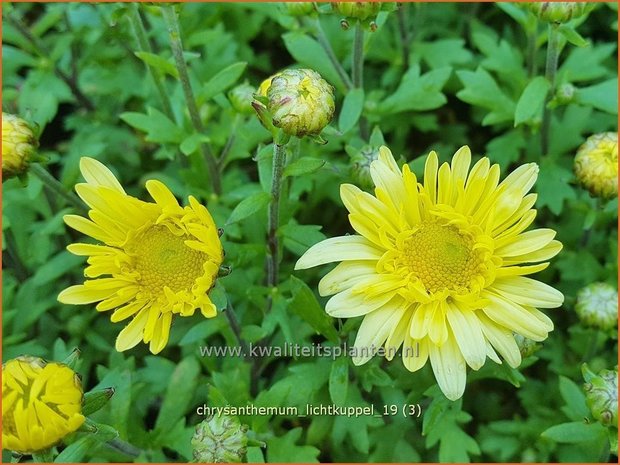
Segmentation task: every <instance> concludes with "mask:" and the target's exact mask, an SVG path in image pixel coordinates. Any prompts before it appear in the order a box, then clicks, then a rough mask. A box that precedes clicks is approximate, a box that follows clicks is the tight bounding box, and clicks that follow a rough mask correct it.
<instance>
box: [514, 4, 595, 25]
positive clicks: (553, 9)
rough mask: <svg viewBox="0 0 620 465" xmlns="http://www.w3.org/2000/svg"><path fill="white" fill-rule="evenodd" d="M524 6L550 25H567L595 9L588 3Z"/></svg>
mask: <svg viewBox="0 0 620 465" xmlns="http://www.w3.org/2000/svg"><path fill="white" fill-rule="evenodd" d="M522 6H523V8H527V9H529V10H530V11H531V12H532V13H534V14H535V15H536V16H537V17H538V18H539V19H541V20H542V21H547V22H549V23H566V22H568V21H570V20H571V19H574V18H579V17H580V16H583V15H584V14H586V13H588V12H590V11H591V10H592V9H593V8H594V7H593V6H592V5H589V4H588V2H527V3H523V4H522Z"/></svg>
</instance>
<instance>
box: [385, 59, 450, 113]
mask: <svg viewBox="0 0 620 465" xmlns="http://www.w3.org/2000/svg"><path fill="white" fill-rule="evenodd" d="M451 73H452V68H450V67H445V68H438V69H434V70H432V71H429V72H428V73H426V74H424V75H420V66H419V65H417V64H416V65H414V66H412V67H411V68H410V69H409V70H408V71H407V72H406V73H405V74H404V75H403V78H402V80H401V82H400V84H399V86H398V88H397V89H396V91H395V92H394V93H393V94H392V95H390V96H389V97H387V98H386V99H385V100H384V101H383V102H381V104H380V105H379V112H381V113H390V114H394V113H400V112H402V111H409V110H415V111H425V110H433V109H435V108H439V107H440V106H441V105H443V104H444V103H446V101H447V99H446V96H445V95H444V94H443V93H442V92H441V89H442V88H443V86H444V85H445V83H446V82H447V81H448V78H449V77H450V74H451Z"/></svg>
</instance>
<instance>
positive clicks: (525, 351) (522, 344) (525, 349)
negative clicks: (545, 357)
mask: <svg viewBox="0 0 620 465" xmlns="http://www.w3.org/2000/svg"><path fill="white" fill-rule="evenodd" d="M513 336H514V338H515V342H516V343H517V346H518V347H519V352H521V357H523V358H525V357H529V356H530V355H533V354H534V353H535V352H536V351H538V349H540V348H541V345H540V344H538V343H537V342H536V341H533V340H532V339H528V338H527V337H523V336H521V335H520V334H517V333H514V334H513Z"/></svg>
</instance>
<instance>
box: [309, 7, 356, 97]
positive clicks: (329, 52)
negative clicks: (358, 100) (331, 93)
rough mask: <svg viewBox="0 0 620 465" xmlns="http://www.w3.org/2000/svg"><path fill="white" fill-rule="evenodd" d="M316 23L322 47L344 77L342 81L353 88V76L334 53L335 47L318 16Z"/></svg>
mask: <svg viewBox="0 0 620 465" xmlns="http://www.w3.org/2000/svg"><path fill="white" fill-rule="evenodd" d="M315 25H316V39H317V40H318V42H319V44H320V45H321V47H323V50H325V53H326V54H327V57H328V58H329V61H331V63H332V65H333V66H334V68H335V69H336V72H337V73H338V76H339V77H340V79H342V82H344V85H345V86H346V88H347V89H352V88H353V87H354V86H353V82H352V81H351V78H350V77H349V75H348V74H347V72H346V71H345V70H344V68H343V67H342V65H341V64H340V60H338V57H336V54H335V53H334V49H333V48H332V45H331V43H330V42H329V39H328V38H327V35H326V34H325V31H324V30H323V27H322V26H321V21H320V20H319V18H316V20H315Z"/></svg>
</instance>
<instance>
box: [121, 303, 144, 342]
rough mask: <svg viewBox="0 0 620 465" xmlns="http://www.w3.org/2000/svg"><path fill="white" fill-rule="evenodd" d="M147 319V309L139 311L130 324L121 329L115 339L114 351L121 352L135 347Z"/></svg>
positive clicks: (140, 337) (140, 338)
mask: <svg viewBox="0 0 620 465" xmlns="http://www.w3.org/2000/svg"><path fill="white" fill-rule="evenodd" d="M148 317H149V308H148V307H147V308H143V309H142V310H140V313H138V314H137V315H136V316H135V317H134V319H133V320H131V322H130V323H129V324H128V325H127V326H125V328H123V330H122V331H121V332H120V333H119V335H118V337H117V338H116V350H117V351H119V352H123V351H125V350H129V349H131V348H132V347H135V346H137V345H138V344H139V343H140V341H141V340H142V337H143V331H144V327H145V325H146V322H147V320H148Z"/></svg>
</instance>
